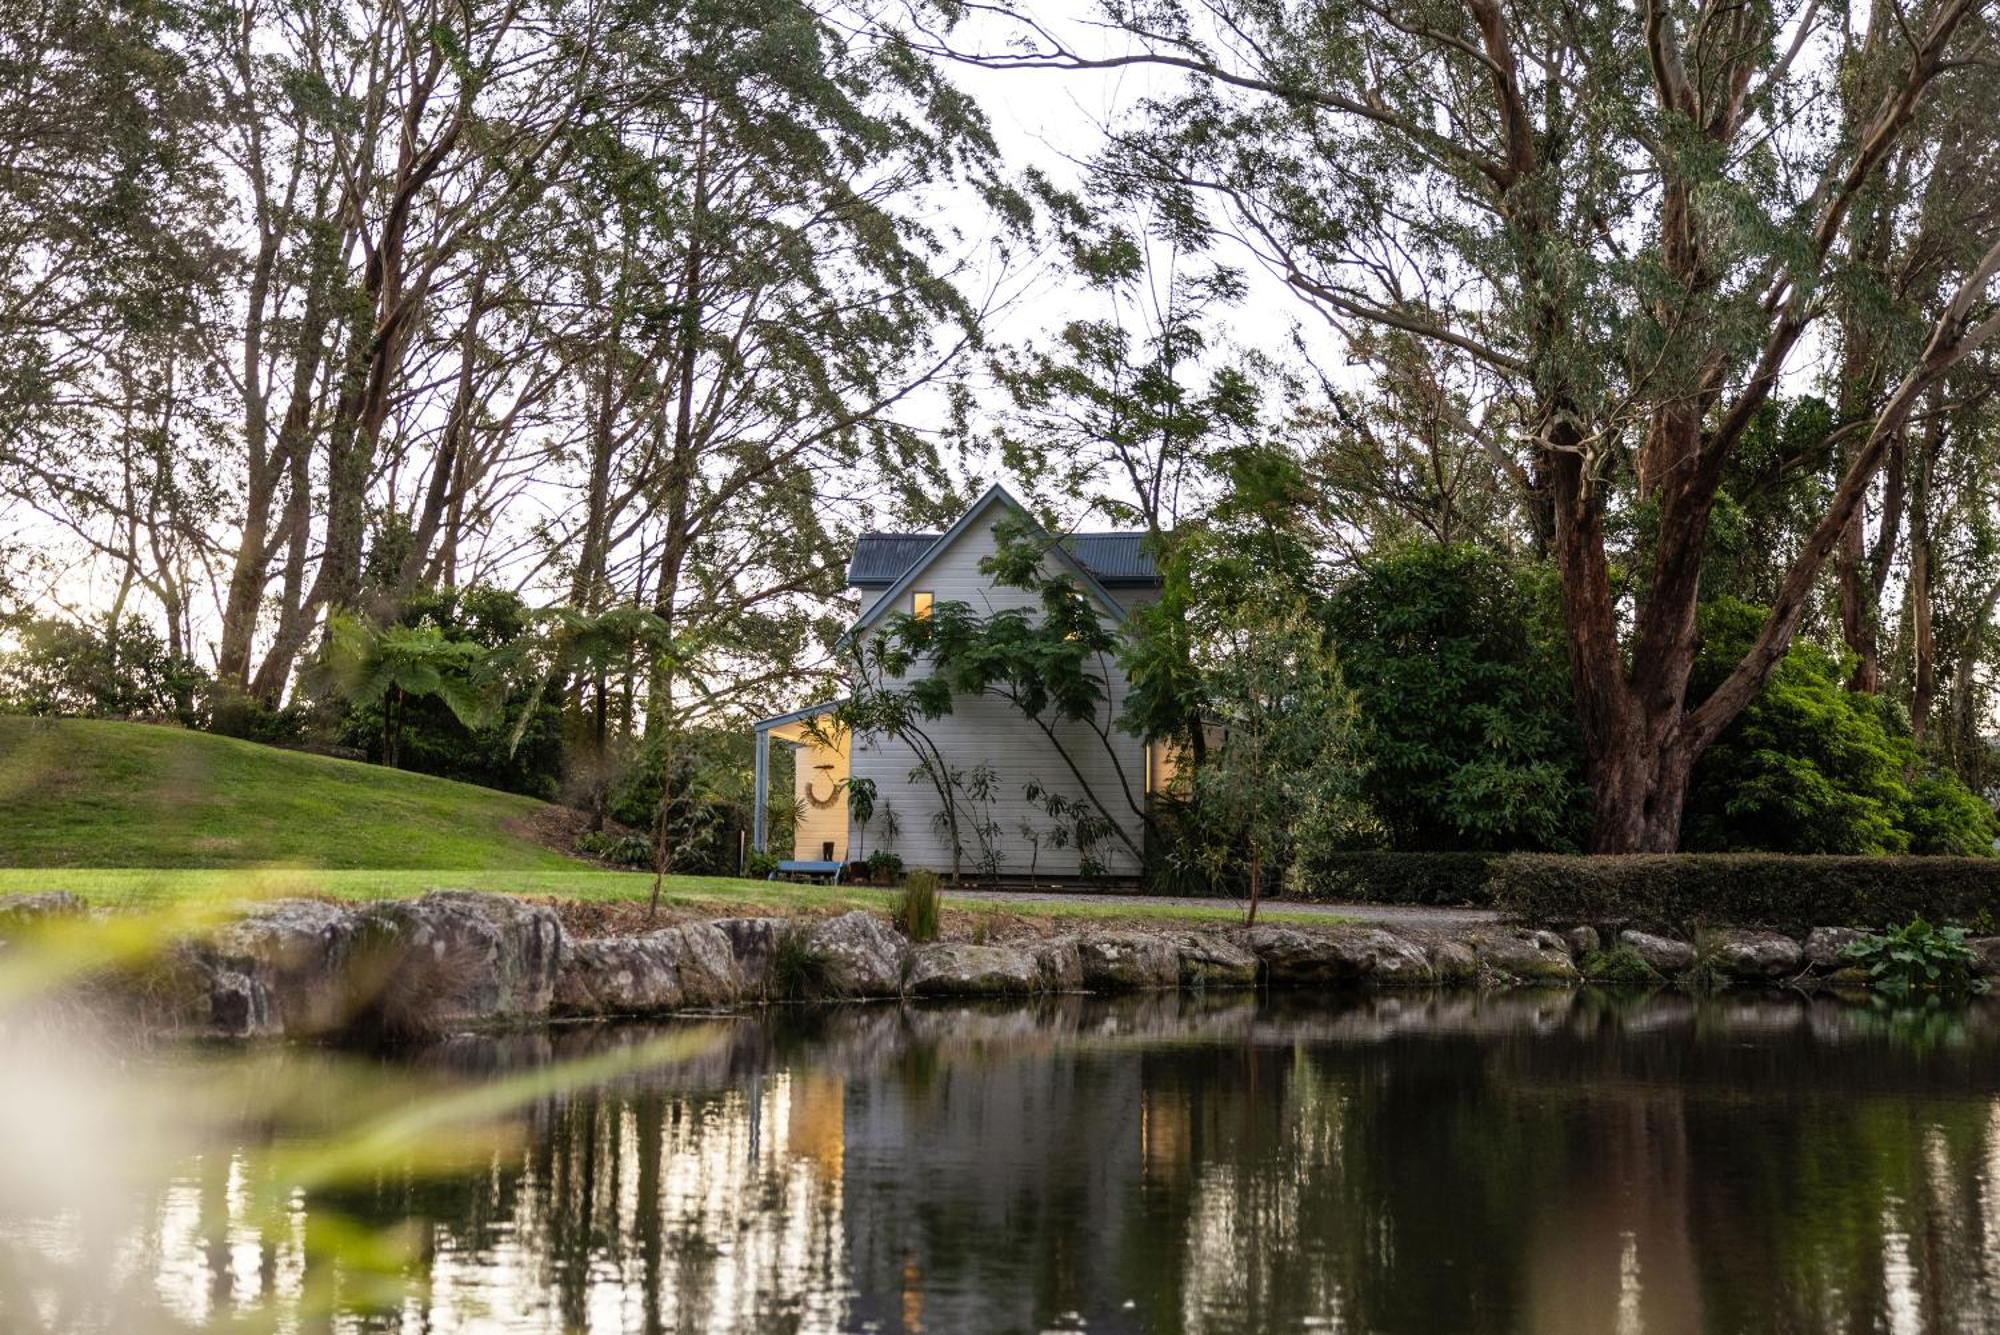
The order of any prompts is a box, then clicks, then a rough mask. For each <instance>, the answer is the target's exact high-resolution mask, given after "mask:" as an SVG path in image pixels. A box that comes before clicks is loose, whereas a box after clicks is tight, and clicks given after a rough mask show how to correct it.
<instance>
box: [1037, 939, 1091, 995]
mask: <svg viewBox="0 0 2000 1335" xmlns="http://www.w3.org/2000/svg"><path fill="white" fill-rule="evenodd" d="M1034 955H1035V972H1036V975H1037V978H1038V982H1039V986H1040V987H1041V989H1042V991H1044V992H1081V991H1083V957H1082V956H1081V955H1079V954H1078V953H1077V949H1076V938H1075V937H1073V936H1052V937H1050V938H1048V939H1047V940H1045V941H1043V942H1041V943H1040V944H1039V945H1037V946H1036V947H1035V948H1034Z"/></svg>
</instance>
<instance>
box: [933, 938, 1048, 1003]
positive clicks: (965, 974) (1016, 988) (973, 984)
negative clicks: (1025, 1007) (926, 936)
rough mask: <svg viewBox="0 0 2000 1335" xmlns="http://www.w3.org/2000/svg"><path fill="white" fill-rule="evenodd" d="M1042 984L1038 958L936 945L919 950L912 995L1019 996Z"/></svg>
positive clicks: (990, 949)
mask: <svg viewBox="0 0 2000 1335" xmlns="http://www.w3.org/2000/svg"><path fill="white" fill-rule="evenodd" d="M1040 983H1041V971H1040V970H1039V969H1038V968H1037V967H1036V964H1035V957H1034V956H1033V955H1031V954H1029V953H1028V952H1027V951H1025V950H1013V949H1009V948H1007V947H1004V946H970V945H958V944H954V943H947V942H942V941H939V942H934V943H932V944H930V945H926V946H919V947H917V949H916V951H915V953H914V955H913V957H912V959H911V963H910V991H911V992H913V993H915V994H916V995H918V996H924V997H993V996H1019V995H1022V994H1025V993H1028V992H1032V991H1034V990H1035V989H1036V988H1037V987H1038V986H1039V985H1040Z"/></svg>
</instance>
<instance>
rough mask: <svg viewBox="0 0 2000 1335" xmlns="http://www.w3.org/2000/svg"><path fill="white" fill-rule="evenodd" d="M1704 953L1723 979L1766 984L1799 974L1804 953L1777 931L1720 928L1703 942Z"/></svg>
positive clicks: (1792, 941) (1797, 944)
mask: <svg viewBox="0 0 2000 1335" xmlns="http://www.w3.org/2000/svg"><path fill="white" fill-rule="evenodd" d="M1703 945H1704V946H1705V948H1706V949H1705V951H1704V953H1705V954H1706V955H1707V956H1708V958H1709V959H1710V960H1712V961H1714V963H1715V967H1716V968H1717V969H1718V970H1720V971H1721V972H1722V973H1723V975H1724V976H1726V977H1729V978H1733V979H1736V980H1737V981H1739V982H1746V983H1768V982H1772V981H1774V980H1776V979H1780V978H1790V977H1792V976H1794V975H1796V974H1797V973H1798V972H1799V969H1800V967H1801V965H1802V964H1803V963H1804V960H1805V953H1804V952H1803V951H1802V950H1800V949H1799V943H1798V942H1796V941H1794V940H1792V938H1790V937H1789V936H1785V935H1783V934H1782V933H1779V932H1750V931H1742V930H1738V929H1735V928H1723V929H1719V930H1716V931H1713V932H1710V933H1709V934H1708V936H1707V937H1706V938H1705V939H1704V941H1703Z"/></svg>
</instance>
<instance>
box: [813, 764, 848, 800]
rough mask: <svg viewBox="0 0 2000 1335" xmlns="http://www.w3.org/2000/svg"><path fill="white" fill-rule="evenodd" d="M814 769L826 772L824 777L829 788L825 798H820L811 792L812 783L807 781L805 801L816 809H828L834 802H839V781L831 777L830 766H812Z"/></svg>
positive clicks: (831, 768)
mask: <svg viewBox="0 0 2000 1335" xmlns="http://www.w3.org/2000/svg"><path fill="white" fill-rule="evenodd" d="M814 768H815V769H821V770H825V771H827V776H826V777H827V783H828V785H829V787H828V788H827V790H826V796H825V797H821V796H820V795H819V794H818V793H815V792H814V791H813V781H812V780H811V779H807V780H806V801H807V802H810V803H811V804H812V805H813V806H816V807H822V808H824V807H830V806H832V805H833V804H834V803H835V802H837V801H839V800H840V780H839V779H836V778H834V777H833V772H832V771H833V766H831V765H816V766H814Z"/></svg>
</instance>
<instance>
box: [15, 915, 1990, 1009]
mask: <svg viewBox="0 0 2000 1335" xmlns="http://www.w3.org/2000/svg"><path fill="white" fill-rule="evenodd" d="M83 917H84V914H83V908H82V905H81V904H79V903H78V902H77V901H76V900H74V899H73V898H71V897H68V896H63V895H44V896H21V897H17V898H14V899H10V900H8V901H5V902H4V904H0V950H12V949H18V948H22V943H26V942H29V941H31V940H32V938H33V937H34V935H35V934H36V933H37V932H41V931H48V930H58V929H59V930H66V931H75V930H80V929H79V928H78V927H77V926H76V924H77V923H78V922H79V921H80V920H81V919H82V918H83ZM1859 935H1860V933H1859V932H1858V931H1856V930H1854V929H1849V928H1837V927H1822V928H1817V929H1815V930H1814V931H1812V932H1811V933H1810V934H1808V935H1807V936H1806V937H1805V938H1804V939H1803V940H1800V939H1795V938H1793V937H1791V936H1787V935H1784V934H1781V933H1775V932H1754V931H1740V930H1716V931H1712V932H1706V933H1702V934H1701V935H1700V936H1698V937H1697V938H1696V939H1695V940H1679V939H1674V938H1669V937H1663V936H1657V935H1652V934H1648V933H1645V932H1639V931H1631V930H1626V931H1618V930H1614V929H1610V928H1598V927H1589V926H1580V927H1577V928H1574V929H1572V930H1570V931H1568V932H1565V933H1560V934H1559V933H1556V932H1551V931H1544V930H1533V929H1526V928H1513V927H1505V926H1495V925H1492V924H1490V923H1480V924H1477V925H1469V926H1467V927H1464V928H1461V929H1455V930H1438V929H1428V930H1425V931H1406V932H1400V933H1399V932H1391V931H1388V930H1385V929H1383V928H1381V927H1373V926H1360V925H1328V926H1324V927H1321V926H1317V925H1300V924H1296V923H1287V924H1281V925H1280V924H1270V925H1260V926H1258V927H1254V928H1249V929H1243V928H1217V929H1214V930H1209V931H1187V930H1181V929H1175V930H1161V931H1148V930H1134V929H1132V928H1129V927H1117V928H1112V927H1098V926H1094V925H1092V924H1089V923H1087V922H1079V923H1078V924H1076V929H1075V930H1074V931H1073V932H1071V933H1068V934H1063V935H1057V936H1049V937H1023V938H1020V939H1015V940H1006V941H997V942H980V943H976V944H975V943H968V942H963V941H938V942H931V943H926V944H921V945H912V944H911V943H910V942H908V941H906V940H905V939H904V938H903V937H901V936H900V935H898V934H897V933H896V932H894V931H893V930H891V929H890V928H889V927H888V926H887V924H886V923H885V922H884V920H883V919H882V918H881V917H879V916H877V915H875V914H871V913H864V912H858V911H857V912H851V913H845V914H841V915H839V916H838V917H833V918H826V919H820V920H808V919H798V920H787V919H776V918H736V919H725V920H720V921H717V922H712V923H686V924H681V925H677V926H672V927H666V928H662V929H660V930H658V931H652V932H647V933H644V934H641V935H637V936H621V937H606V938H593V939H581V940H579V939H573V938H570V937H568V936H567V935H566V933H565V932H564V931H563V928H562V925H561V922H560V920H559V918H558V917H557V915H556V913H555V911H554V910H552V909H550V908H548V907H547V906H545V905H539V904H530V903H527V902H525V901H522V900H519V899H515V898H512V897H509V896H505V895H483V894H472V893H466V892H438V893H433V894H428V895H424V896H422V897H421V898H418V899H412V900H387V901H380V902H376V903H369V904H358V905H350V904H340V903H332V902H327V901H323V900H280V901H276V902H270V903H262V904H256V905H250V906H246V907H245V908H244V909H243V911H242V912H241V913H240V914H239V915H238V916H236V917H234V918H233V919H231V920H230V921H229V922H228V923H227V924H226V925H224V926H222V927H220V928H218V929H216V930H214V931H211V932H208V933H205V934H203V935H200V936H198V937H194V938H190V939H185V940H178V941H175V942H174V943H172V944H171V945H170V946H169V947H168V948H167V949H166V950H164V951H163V952H161V953H160V954H159V955H158V956H157V957H155V958H152V959H149V960H147V961H146V962H145V963H143V964H139V965H132V966H124V967H120V968H117V969H107V970H105V971H102V972H100V973H99V974H97V975H94V976H92V977H91V978H89V979H88V980H86V981H85V982H83V983H82V984H80V985H78V986H77V987H76V988H74V989H73V992H74V994H75V996H77V997H79V998H81V999H83V1000H85V1001H87V1002H88V1003H90V1004H91V1005H93V1006H95V1007H97V1008H99V1009H109V1010H110V1011H112V1012H113V1013H115V1014H116V1015H118V1016H120V1017H122V1018H124V1019H126V1020H128V1021H131V1022H134V1023H136V1024H138V1025H140V1026H142V1027H144V1028H145V1029H147V1030H149V1031H158V1032H169V1033H199V1034H209V1035H225V1036H239V1037H254V1036H283V1037H290V1038H301V1037H303V1038H320V1037H347V1038H361V1039H381V1038H390V1039H395V1038H427V1037H435V1036H437V1035H440V1034H445V1033H454V1032H460V1031H465V1030H472V1029H479V1028H487V1027H497V1026H506V1025H520V1024H524V1023H539V1022H543V1021H547V1020H552V1019H554V1020H567V1019H578V1020H583V1019H600V1018H609V1017H618V1016H635V1017H643V1016H650V1015H664V1014H670V1013H676V1012H685V1011H703V1010H720V1009H728V1008H733V1007H739V1006H743V1005H748V1004H755V1003H760V1002H764V1001H768V1000H771V999H774V998H801V999H808V1000H856V1001H858V1000H868V999H879V998H895V997H903V996H919V997H1023V996H1030V995H1038V994H1050V993H1075V992H1096V993H1117V992H1146V991H1166V990H1182V991H1191V992H1202V991H1206V990H1209V989H1227V988H1244V987H1253V986H1258V985H1264V986H1269V987H1273V988H1294V989H1301V990H1307V991H1311V990H1318V991H1343V992H1345V991H1355V990H1384V989H1406V988H1417V987H1476V988H1494V987H1509V986H1519V985H1537V986H1548V985H1559V986H1561V985H1573V984H1576V983H1580V982H1584V981H1587V980H1589V979H1590V978H1593V977H1598V978H1604V979H1607V980H1610V981H1617V982H1621V983H1648V982H1652V983H1670V982H1674V981H1677V980H1683V979H1688V978H1690V977H1693V978H1698V979H1699V980H1700V981H1701V982H1702V983H1703V984H1705V985H1707V984H1718V983H1720V984H1727V983H1741V984H1751V985H1763V986H1770V985H1774V984H1781V985H1788V986H1795V987H1801V988H1824V987H1829V986H1840V985H1842V984H1858V983H1861V982H1865V980H1864V979H1860V978H1858V977H1856V975H1855V974H1854V971H1853V970H1852V969H1850V968H1849V967H1848V966H1847V963H1846V958H1845V955H1844V953H1843V952H1844V950H1845V948H1846V946H1847V945H1849V944H1850V943H1851V942H1853V941H1854V940H1855V939H1857V938H1858V937H1859ZM10 939H11V941H12V943H13V944H9V941H10ZM1970 944H1971V945H1972V947H1973V950H1974V953H1975V956H1976V958H1977V961H1978V964H1977V968H1978V971H1979V972H1980V973H1981V974H1982V975H1985V976H1989V977H1991V976H1996V975H2000V937H1986V938H1979V939H1976V940H1974V941H1973V942H1971V943H1970Z"/></svg>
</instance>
